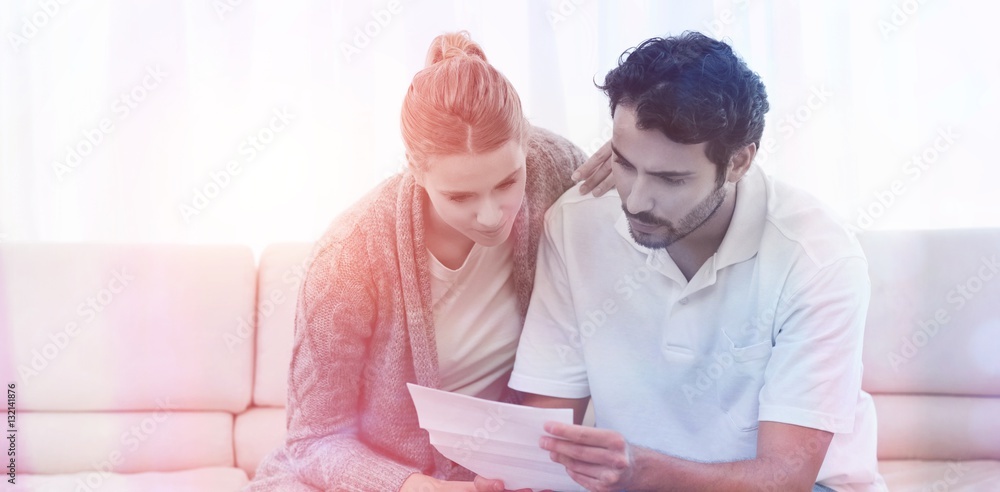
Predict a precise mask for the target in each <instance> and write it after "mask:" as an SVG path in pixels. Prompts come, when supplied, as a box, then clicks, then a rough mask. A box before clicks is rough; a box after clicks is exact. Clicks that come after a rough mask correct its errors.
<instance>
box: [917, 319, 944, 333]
mask: <svg viewBox="0 0 1000 492" xmlns="http://www.w3.org/2000/svg"><path fill="white" fill-rule="evenodd" d="M917 324H918V325H920V329H921V330H923V331H924V332H925V333H926V334H928V335H930V336H932V337H933V336H935V335H937V334H938V331H940V330H941V325H939V324H938V323H937V321H934V320H933V319H929V320H920V321H918V322H917ZM917 333H920V332H917Z"/></svg>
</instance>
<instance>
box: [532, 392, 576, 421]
mask: <svg viewBox="0 0 1000 492" xmlns="http://www.w3.org/2000/svg"><path fill="white" fill-rule="evenodd" d="M521 404H522V405H525V406H529V407H538V408H572V409H573V422H575V423H576V425H580V424H582V423H583V415H584V414H585V413H586V412H587V405H588V404H590V397H589V396H588V397H585V398H556V397H554V396H545V395H536V394H534V393H525V394H524V401H522V402H521Z"/></svg>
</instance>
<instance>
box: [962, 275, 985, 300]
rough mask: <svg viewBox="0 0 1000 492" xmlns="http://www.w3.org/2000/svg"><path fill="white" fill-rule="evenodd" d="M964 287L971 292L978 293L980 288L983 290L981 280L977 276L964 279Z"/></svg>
mask: <svg viewBox="0 0 1000 492" xmlns="http://www.w3.org/2000/svg"><path fill="white" fill-rule="evenodd" d="M965 287H966V288H968V289H969V292H971V293H972V294H978V293H979V291H980V290H983V281H982V280H980V279H979V277H972V278H970V279H969V280H966V281H965ZM970 297H971V294H970Z"/></svg>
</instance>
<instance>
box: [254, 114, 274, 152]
mask: <svg viewBox="0 0 1000 492" xmlns="http://www.w3.org/2000/svg"><path fill="white" fill-rule="evenodd" d="M274 122H275V118H271V124H274ZM269 126H270V125H269ZM257 138H258V139H260V145H261V147H262V148H263V147H264V146H265V145H268V144H270V143H271V142H273V141H274V131H273V130H271V129H270V128H261V129H260V131H259V132H257Z"/></svg>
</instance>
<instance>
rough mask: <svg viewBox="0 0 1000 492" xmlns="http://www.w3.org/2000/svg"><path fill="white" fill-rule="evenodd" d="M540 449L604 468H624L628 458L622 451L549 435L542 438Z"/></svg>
mask: <svg viewBox="0 0 1000 492" xmlns="http://www.w3.org/2000/svg"><path fill="white" fill-rule="evenodd" d="M541 444H542V449H545V450H547V451H549V452H550V453H556V454H560V455H565V456H567V457H569V458H571V459H573V460H576V461H579V462H581V463H593V464H596V465H601V466H602V467H606V468H615V469H619V470H620V469H624V468H626V467H627V466H628V460H627V459H626V457H625V455H624V453H621V452H615V451H611V450H608V449H605V448H601V447H594V446H584V445H580V444H577V443H575V442H571V441H563V440H560V439H554V438H551V437H543V438H542V443H541Z"/></svg>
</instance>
